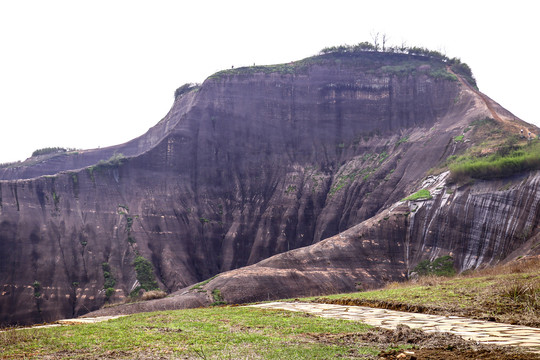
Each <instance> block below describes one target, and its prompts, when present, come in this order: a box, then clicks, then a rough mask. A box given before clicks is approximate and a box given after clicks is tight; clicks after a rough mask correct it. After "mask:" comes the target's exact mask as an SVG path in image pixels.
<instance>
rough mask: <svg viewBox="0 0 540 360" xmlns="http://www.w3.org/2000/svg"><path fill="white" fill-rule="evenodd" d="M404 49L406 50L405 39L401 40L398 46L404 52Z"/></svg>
mask: <svg viewBox="0 0 540 360" xmlns="http://www.w3.org/2000/svg"><path fill="white" fill-rule="evenodd" d="M405 50H407V42H406V41H405V40H401V46H400V47H399V51H401V52H402V53H404V52H405Z"/></svg>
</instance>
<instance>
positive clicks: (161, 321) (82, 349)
mask: <svg viewBox="0 0 540 360" xmlns="http://www.w3.org/2000/svg"><path fill="white" fill-rule="evenodd" d="M369 328H370V327H369V326H367V325H364V324H362V323H357V322H349V321H345V320H334V319H324V318H319V317H314V316H309V315H305V314H301V313H291V312H286V311H275V310H262V309H254V308H244V307H221V308H216V307H214V308H206V309H193V310H178V311H168V312H156V313H144V314H137V315H132V316H127V317H123V318H120V319H116V320H111V321H108V322H104V323H97V324H85V325H73V326H67V327H55V328H45V329H28V330H12V331H8V332H3V333H0V348H1V349H2V353H1V356H0V358H2V359H4V358H5V359H10V358H44V357H47V358H54V359H60V358H84V359H89V358H91V359H98V358H161V357H165V358H177V357H179V358H220V359H229V358H232V359H238V358H242V359H245V358H258V359H259V358H264V359H290V358H295V359H328V358H334V357H345V358H347V357H349V356H353V355H354V356H355V357H358V356H359V355H361V354H366V355H369V354H371V355H376V354H377V353H379V350H377V349H376V348H373V347H369V346H363V345H362V344H361V343H358V344H357V343H344V342H340V341H339V338H340V336H336V337H335V340H336V341H330V342H329V341H318V340H317V339H318V338H319V337H320V336H323V335H325V336H328V335H329V334H342V335H345V334H354V333H364V332H366V331H367V330H368V329H369Z"/></svg>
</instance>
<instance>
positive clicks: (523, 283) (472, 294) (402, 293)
mask: <svg viewBox="0 0 540 360" xmlns="http://www.w3.org/2000/svg"><path fill="white" fill-rule="evenodd" d="M305 300H308V301H309V300H311V301H317V302H325V303H339V304H350V305H368V306H375V307H383V308H389V309H396V310H404V311H419V312H426V313H432V314H446V315H447V314H453V315H460V316H466V317H472V318H479V319H489V320H495V321H500V322H506V323H511V324H522V325H528V326H535V327H540V260H532V261H531V260H529V261H528V262H519V263H515V264H510V265H505V266H502V267H496V268H493V269H486V270H480V271H477V272H472V273H469V274H463V275H459V276H455V277H451V278H448V277H442V276H426V277H420V278H419V279H418V280H416V281H409V282H405V283H391V284H388V285H387V286H386V287H385V288H383V289H379V290H374V291H365V292H358V293H350V294H337V295H329V296H325V297H321V298H308V299H305Z"/></svg>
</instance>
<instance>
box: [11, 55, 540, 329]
mask: <svg viewBox="0 0 540 360" xmlns="http://www.w3.org/2000/svg"><path fill="white" fill-rule="evenodd" d="M469 81H470V78H469ZM176 95H177V96H176V98H175V102H174V104H173V106H172V108H171V110H170V112H169V113H168V115H167V116H166V117H165V118H164V119H163V120H161V121H160V122H159V123H158V124H157V125H156V126H155V127H154V128H152V129H150V130H149V132H148V133H147V134H145V135H142V136H141V137H139V138H137V139H135V140H133V141H131V142H128V143H126V144H123V145H119V146H116V147H112V148H105V149H97V150H91V151H79V152H76V153H66V154H61V156H52V157H51V156H49V157H44V158H43V159H34V160H33V161H31V160H32V159H29V160H27V162H25V163H22V164H20V165H18V166H11V167H8V168H5V169H3V170H0V171H1V176H2V178H3V179H5V180H1V181H0V281H1V284H2V295H1V296H0V308H1V309H2V310H1V311H0V322H1V323H2V324H3V325H7V324H14V323H20V324H23V323H32V322H42V321H52V320H54V319H58V318H60V317H70V316H78V315H82V314H84V313H87V312H88V311H91V310H96V309H98V308H99V307H101V306H102V305H104V304H105V303H116V302H121V301H123V300H124V299H125V298H126V297H129V296H130V294H132V295H135V296H136V295H137V294H138V292H139V290H140V289H141V288H142V289H145V290H151V289H155V288H157V287H159V288H161V289H163V290H165V291H166V292H168V293H173V294H174V296H172V297H168V298H165V299H161V300H154V301H152V302H149V303H145V304H146V305H145V304H142V303H139V304H137V305H132V308H133V311H141V310H145V309H149V308H181V307H192V306H198V305H201V304H210V303H212V302H215V301H218V302H222V301H225V302H230V303H239V302H245V301H252V300H260V299H270V298H279V297H293V296H299V295H317V294H325V293H331V292H335V291H340V292H341V291H352V290H354V289H357V288H358V287H361V288H370V287H376V286H379V285H381V284H383V283H385V282H388V281H397V280H401V279H405V278H406V277H407V276H408V273H409V271H410V270H411V269H413V268H414V267H415V266H416V264H418V262H420V261H421V260H423V259H426V258H431V259H433V258H435V257H438V256H441V255H446V254H452V255H453V256H454V258H455V259H456V263H455V267H456V269H457V270H458V271H462V270H466V269H470V268H475V267H478V266H483V265H485V264H494V263H497V262H499V261H503V260H505V259H507V258H508V257H509V256H511V254H512V253H513V252H516V251H518V252H519V253H520V254H523V253H524V252H526V251H527V249H533V248H534V249H536V248H535V246H534V245H535V244H536V240H535V239H536V237H535V236H536V227H537V224H538V214H537V213H538V212H537V211H536V204H537V203H538V201H536V200H537V196H538V195H537V191H536V188H537V186H536V182H537V179H538V176H539V174H538V173H536V172H530V170H531V169H529V168H527V169H525V171H524V172H523V171H522V172H520V173H518V174H516V175H514V176H512V177H510V178H504V179H503V180H501V179H496V180H482V181H476V182H474V183H472V182H469V183H467V184H463V183H459V182H457V183H454V184H450V182H447V181H446V180H447V177H448V172H447V171H446V170H447V168H448V166H449V164H447V163H446V160H447V159H448V158H449V157H451V156H454V155H460V154H469V155H468V156H473V155H475V154H476V153H475V151H476V152H481V151H487V152H488V153H493V152H496V151H498V149H500V148H501V147H503V146H504V145H505V144H506V141H507V138H508V136H511V135H516V134H519V131H520V129H521V128H524V127H526V129H529V130H530V131H533V132H534V133H537V131H536V128H535V127H533V126H532V125H527V124H526V123H524V122H522V121H521V120H519V119H516V118H515V117H514V116H513V115H512V114H511V113H509V112H508V111H506V110H505V109H503V108H501V107H500V106H499V105H498V104H497V103H495V102H493V101H492V100H491V99H489V98H488V97H487V96H485V95H483V94H482V93H480V92H479V91H478V90H477V89H475V88H474V86H472V85H471V84H470V83H469V82H468V81H467V79H466V78H465V77H464V75H462V74H460V73H459V72H455V71H454V70H452V69H450V67H449V66H448V63H447V62H445V61H443V60H442V59H439V58H436V57H430V56H425V55H411V54H395V53H392V54H390V53H379V52H365V51H363V52H355V53H349V52H329V53H327V54H323V55H320V56H316V57H313V58H309V59H305V60H302V61H299V62H294V63H291V64H283V65H275V66H268V67H249V68H240V69H233V70H227V71H223V72H220V73H217V74H214V75H212V76H210V77H209V78H208V79H207V80H206V81H205V82H204V83H203V84H202V85H201V86H196V87H190V86H187V87H184V88H181V91H177V94H176ZM485 119H490V120H489V121H486V120H485ZM524 142H526V140H523V139H519V140H518V141H517V142H516V143H515V144H514V145H515V146H525V144H524ZM480 148H481V150H479V149H480ZM451 159H452V158H451ZM428 174H432V175H430V176H428V177H426V176H427V175H428ZM422 188H426V189H429V191H430V197H431V199H427V200H425V201H406V202H400V200H402V199H404V198H405V197H406V196H408V195H411V194H414V193H415V192H416V191H418V190H420V189H422ZM527 246H528V248H526V247H527ZM534 249H533V250H532V251H534ZM220 273H223V274H222V275H219V276H218V277H216V278H214V279H212V280H211V281H207V282H205V283H204V284H201V285H199V286H197V287H194V284H196V283H198V282H200V281H202V280H205V279H209V278H211V277H212V276H214V275H216V274H220ZM21 304H25V305H21ZM126 311H131V310H127V309H126Z"/></svg>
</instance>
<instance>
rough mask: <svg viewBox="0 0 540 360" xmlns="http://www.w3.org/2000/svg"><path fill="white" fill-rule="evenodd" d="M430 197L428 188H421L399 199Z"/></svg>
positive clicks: (413, 199)
mask: <svg viewBox="0 0 540 360" xmlns="http://www.w3.org/2000/svg"><path fill="white" fill-rule="evenodd" d="M432 198H433V196H431V193H430V192H429V190H428V189H422V190H419V191H417V192H415V193H414V194H412V195H409V196H407V197H406V198H404V199H403V200H401V201H408V200H410V201H417V200H429V199H432Z"/></svg>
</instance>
